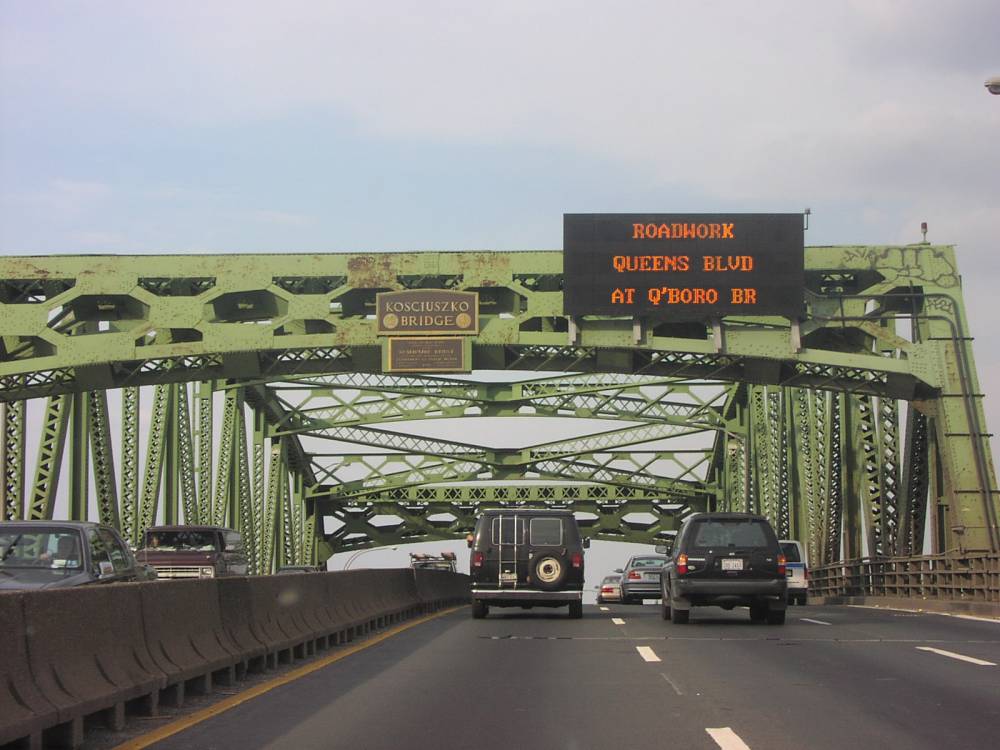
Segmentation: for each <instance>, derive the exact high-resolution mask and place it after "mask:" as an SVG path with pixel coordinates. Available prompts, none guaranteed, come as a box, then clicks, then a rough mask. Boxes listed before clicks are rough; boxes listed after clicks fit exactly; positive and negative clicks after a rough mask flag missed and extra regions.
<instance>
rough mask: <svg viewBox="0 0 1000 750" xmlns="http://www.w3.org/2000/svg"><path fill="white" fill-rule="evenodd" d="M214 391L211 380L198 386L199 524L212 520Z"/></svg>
mask: <svg viewBox="0 0 1000 750" xmlns="http://www.w3.org/2000/svg"><path fill="white" fill-rule="evenodd" d="M213 396H214V390H213V383H212V381H211V380H204V381H202V382H201V383H199V384H198V513H197V517H198V519H199V523H209V522H211V521H212V520H213V513H212V444H213V442H214V440H215V436H214V435H213V432H212V430H213V424H214V419H213V416H214V410H215V404H214V400H213Z"/></svg>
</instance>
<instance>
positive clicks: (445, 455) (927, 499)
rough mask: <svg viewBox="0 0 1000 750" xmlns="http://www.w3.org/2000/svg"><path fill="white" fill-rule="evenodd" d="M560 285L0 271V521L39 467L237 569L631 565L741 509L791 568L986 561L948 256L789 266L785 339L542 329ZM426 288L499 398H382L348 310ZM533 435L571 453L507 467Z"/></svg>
mask: <svg viewBox="0 0 1000 750" xmlns="http://www.w3.org/2000/svg"><path fill="white" fill-rule="evenodd" d="M564 281H565V279H564V259H563V253H562V252H560V251H545V252H528V251H526V252H507V253H491V252H440V253H437V252H426V253H384V254H381V253H364V254H351V253H345V254H283V255H201V256H192V255H185V256H54V257H20V258H16V257H8V258H2V259H0V401H2V403H3V415H2V421H3V425H4V442H3V454H2V456H0V459H2V463H3V466H4V483H3V486H2V488H0V489H2V492H3V497H2V498H0V499H2V501H3V508H4V517H5V518H17V517H46V516H51V514H53V513H54V512H57V508H58V507H59V506H58V505H57V496H58V494H59V485H60V481H59V480H60V471H61V466H62V464H63V463H67V464H68V465H69V475H70V476H69V480H68V482H63V487H64V493H65V494H66V495H67V496H68V500H67V501H66V502H67V505H66V512H67V513H68V514H69V515H71V516H73V517H85V516H88V515H97V516H99V517H100V518H102V519H105V520H108V521H109V522H112V523H115V524H116V525H118V526H119V527H120V528H122V529H123V530H124V531H125V533H127V534H128V535H130V536H132V537H133V538H135V536H136V535H137V534H138V533H140V532H141V530H142V528H144V527H145V526H148V525H150V524H151V523H153V522H154V521H155V520H158V519H187V520H208V519H212V520H216V521H220V522H226V523H231V524H234V525H237V526H239V527H240V528H242V529H243V531H244V534H245V535H246V536H247V537H248V538H249V539H250V540H251V541H252V545H253V547H254V550H255V560H254V564H255V565H256V566H257V569H259V570H265V569H268V568H270V567H271V566H273V565H275V564H277V563H278V562H282V561H293V560H294V561H302V560H306V559H310V558H313V559H314V558H316V557H317V556H319V557H322V556H324V555H326V554H328V553H329V552H331V551H332V550H334V549H344V548H350V547H359V546H368V545H373V544H386V543H398V542H400V541H419V540H424V539H435V538H448V537H456V536H461V535H464V533H465V532H466V530H467V529H468V526H469V523H470V519H471V518H472V516H473V515H474V513H475V510H476V508H478V507H480V506H482V505H483V504H484V503H485V504H496V503H511V504H519V503H521V504H523V503H534V504H537V503H546V504H565V505H571V506H572V507H574V508H575V509H577V510H578V511H579V512H580V513H581V520H582V521H583V522H584V524H585V526H586V528H588V529H589V533H591V534H592V535H594V536H596V537H597V538H605V539H626V540H639V541H654V540H655V539H657V538H662V537H664V536H667V535H669V533H670V531H671V530H672V529H673V528H674V524H675V523H676V520H677V519H678V518H679V517H680V516H682V515H683V514H685V513H687V512H690V511H691V510H692V509H700V508H733V509H742V508H749V509H755V510H760V511H762V512H765V513H767V514H768V515H769V516H771V517H772V519H773V520H774V521H775V523H776V524H777V525H778V526H779V527H780V528H781V530H782V533H786V534H788V535H791V536H795V537H798V538H802V539H805V540H807V541H808V542H809V544H810V547H811V550H812V553H813V558H814V559H816V560H834V559H839V558H840V557H841V556H847V557H851V556H855V557H856V556H859V555H860V554H862V553H864V552H866V553H870V554H887V555H891V554H908V553H919V552H921V551H922V550H923V549H924V547H925V532H926V531H927V530H929V531H930V532H931V535H930V539H928V540H926V542H927V544H928V545H930V546H932V547H933V548H934V549H937V550H941V551H945V550H955V549H985V550H996V549H998V546H1000V540H998V531H997V510H998V501H997V489H996V481H995V472H994V468H993V462H992V454H991V452H990V447H989V438H988V435H987V429H986V425H985V418H984V415H983V410H982V405H981V389H980V387H979V383H978V378H977V375H976V369H975V363H974V359H973V356H972V348H971V343H970V339H969V333H968V325H967V321H966V319H965V311H964V305H963V301H962V293H961V283H960V277H959V274H958V267H957V263H956V259H955V253H954V250H953V248H951V247H949V246H933V245H926V244H921V245H912V246H893V247H882V246H880V247H874V246H850V247H810V248H806V250H805V291H804V303H805V304H804V308H803V315H802V317H801V318H799V319H796V320H789V319H787V318H783V317H760V316H758V317H754V316H734V315H728V316H724V317H722V318H719V319H716V320H714V321H707V322H690V321H688V322H681V323H678V322H669V321H665V320H663V319H659V318H657V317H656V316H643V315H639V316H634V315H633V316H623V315H586V314H585V315H577V316H572V315H566V314H565V313H564V299H563V295H564ZM428 289H447V290H456V291H466V292H475V293H476V294H477V295H478V315H479V321H478V323H479V325H478V330H477V332H476V333H474V335H468V336H463V338H462V341H463V344H462V346H464V347H465V349H466V356H467V357H468V359H467V360H466V366H467V367H468V369H470V370H472V371H473V372H483V371H490V372H498V371H502V372H506V373H508V374H507V375H504V376H499V375H498V376H491V379H490V380H484V379H483V378H482V377H478V376H476V375H471V376H468V377H461V376H455V375H448V374H438V375H429V374H422V373H403V372H386V371H385V370H386V368H385V356H384V349H385V347H386V345H387V344H386V342H387V340H388V337H386V336H384V335H380V333H379V321H378V320H377V316H376V314H375V313H376V300H377V295H379V294H380V293H385V292H391V291H403V290H428ZM109 393H111V394H112V395H117V396H118V399H120V403H121V406H120V408H118V407H117V404H118V400H116V399H114V398H113V399H112V403H111V405H110V406H109V403H108V394H109ZM150 398H151V399H152V400H151V401H150ZM142 400H146V402H147V403H151V409H150V415H151V416H150V419H149V424H148V425H146V426H144V427H145V430H144V434H143V439H142V440H140V435H139V432H140V430H139V428H140V424H141V423H140V414H141V413H142V412H141V410H140V402H141V401H142ZM546 416H548V417H561V418H567V417H572V418H576V419H586V420H587V421H586V423H583V422H581V423H580V424H581V429H586V430H587V432H585V433H581V434H579V435H574V436H572V437H569V438H565V437H564V438H562V439H553V440H541V441H539V440H534V441H533V440H532V436H533V434H534V433H536V432H537V430H535V429H534V428H532V427H531V425H532V424H535V425H537V424H539V421H538V420H539V418H540V417H546ZM457 417H462V418H465V419H469V420H472V419H479V420H480V421H479V422H478V423H477V422H471V424H472V425H473V428H472V429H467V430H460V431H459V432H457V433H453V434H452V436H451V437H442V436H441V434H440V433H435V432H434V430H435V429H437V428H436V427H435V428H431V427H430V426H429V425H430V424H431V423H437V424H438V425H443V424H445V423H446V422H447V420H450V419H455V418H457ZM490 418H496V419H500V418H508V419H514V418H517V419H518V420H520V421H519V422H518V423H517V424H518V425H519V427H518V428H517V429H518V430H519V431H520V432H521V434H523V436H524V440H523V442H522V444H518V445H516V446H502V447H500V448H497V447H496V446H495V445H493V444H491V443H490V442H489V441H487V440H485V439H484V436H483V435H482V434H481V433H482V432H483V430H484V427H485V425H487V424H489V421H488V420H489V419H490ZM532 420H535V421H534V422H533V421H532ZM28 422H32V424H31V426H30V429H29V425H28ZM525 423H527V424H525ZM112 425H120V433H121V434H120V436H119V435H118V434H117V432H118V431H117V430H113V429H112ZM415 425H416V427H415ZM583 425H585V426H583ZM404 427H405V429H403V428H404ZM32 433H34V434H36V435H37V440H38V445H39V449H38V451H37V452H36V453H35V454H33V455H31V456H29V450H28V448H27V445H26V442H27V440H28V436H29V434H32ZM32 439H33V440H34V439H36V438H35V437H32ZM140 446H143V447H144V455H142V456H140V451H139V448H140ZM89 474H92V475H93V479H90V478H89V476H88V475H89ZM326 516H329V517H332V518H333V519H335V521H334V522H333V524H332V527H331V526H329V525H324V523H323V522H322V519H323V518H324V517H326ZM650 519H652V521H651V520H650Z"/></svg>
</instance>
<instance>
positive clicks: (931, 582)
mask: <svg viewBox="0 0 1000 750" xmlns="http://www.w3.org/2000/svg"><path fill="white" fill-rule="evenodd" d="M809 593H810V595H811V596H829V597H836V596H885V597H901V598H916V599H935V600H940V601H963V602H987V603H992V604H1000V554H998V553H995V552H969V553H966V554H964V555H954V554H951V555H927V556H922V557H890V558H867V557H866V558H861V559H859V560H846V561H842V562H836V563H830V564H829V565H822V566H819V567H815V568H810V570H809Z"/></svg>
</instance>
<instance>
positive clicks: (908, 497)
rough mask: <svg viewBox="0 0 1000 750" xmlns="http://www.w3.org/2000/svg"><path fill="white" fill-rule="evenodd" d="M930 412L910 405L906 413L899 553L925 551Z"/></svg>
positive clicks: (928, 483) (897, 551)
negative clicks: (928, 420) (921, 410)
mask: <svg viewBox="0 0 1000 750" xmlns="http://www.w3.org/2000/svg"><path fill="white" fill-rule="evenodd" d="M928 447H929V446H928V434H927V415H925V414H924V413H923V412H919V411H917V410H916V408H914V406H913V404H910V407H909V410H908V411H907V413H906V446H905V448H904V454H903V472H902V486H901V488H900V504H901V505H902V513H901V516H900V520H899V526H898V528H897V538H896V554H898V555H902V556H906V555H921V554H923V552H924V525H925V524H926V522H927V501H928V498H927V496H928V489H929V485H930V459H929V456H928Z"/></svg>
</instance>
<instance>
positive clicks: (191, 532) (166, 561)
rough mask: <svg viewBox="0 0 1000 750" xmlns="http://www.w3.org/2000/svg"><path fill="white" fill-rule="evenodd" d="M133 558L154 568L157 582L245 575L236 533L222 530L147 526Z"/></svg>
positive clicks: (245, 570) (240, 545)
mask: <svg viewBox="0 0 1000 750" xmlns="http://www.w3.org/2000/svg"><path fill="white" fill-rule="evenodd" d="M135 555H136V558H137V559H138V560H139V562H142V563H146V564H148V565H150V566H152V567H153V568H155V569H156V574H157V576H158V577H159V578H218V577H222V576H245V575H246V574H247V558H246V554H245V553H244V550H243V539H242V537H241V536H240V533H239V532H238V531H233V530H232V529H227V528H224V527H222V526H150V527H149V528H148V529H146V533H145V534H143V540H142V547H140V548H139V549H138V550H137V551H136V553H135Z"/></svg>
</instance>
